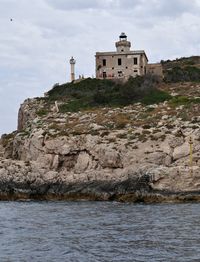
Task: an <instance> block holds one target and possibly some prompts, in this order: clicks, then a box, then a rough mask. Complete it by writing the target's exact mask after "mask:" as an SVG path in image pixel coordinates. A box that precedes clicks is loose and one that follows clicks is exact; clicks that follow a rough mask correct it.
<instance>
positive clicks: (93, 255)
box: [0, 201, 200, 262]
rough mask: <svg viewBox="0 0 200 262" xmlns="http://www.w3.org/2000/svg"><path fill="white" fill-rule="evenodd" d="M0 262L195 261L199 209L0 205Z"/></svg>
mask: <svg viewBox="0 0 200 262" xmlns="http://www.w3.org/2000/svg"><path fill="white" fill-rule="evenodd" d="M0 261H1V262H4V261H5V262H8V261H20V262H21V261H49V262H51V261H62V262H63V261H69V262H71V261H72V262H79V261H80V262H88V261H89V262H90V261H91V262H96V261H99V262H104V261H106V262H107V261H108V262H110V261H119V262H128V261H130V262H132V261H148V262H150V261H152V262H155V261H175V262H178V261H184V262H186V261H200V204H191V203H190V204H156V205H154V204H151V205H145V204H124V203H116V202H83V201H82V202H81V201H80V202H46V201H43V202H35V201H29V202H28V201H27V202H20V201H19V202H0Z"/></svg>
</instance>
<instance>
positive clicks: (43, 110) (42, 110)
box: [36, 108, 48, 116]
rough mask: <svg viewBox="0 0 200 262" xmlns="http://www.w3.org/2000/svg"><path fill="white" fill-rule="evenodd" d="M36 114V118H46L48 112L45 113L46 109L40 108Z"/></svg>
mask: <svg viewBox="0 0 200 262" xmlns="http://www.w3.org/2000/svg"><path fill="white" fill-rule="evenodd" d="M36 114H37V115H38V116H46V115H47V114H48V111H47V109H44V108H42V109H39V110H38V111H37V112H36Z"/></svg>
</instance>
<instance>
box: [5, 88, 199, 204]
mask: <svg viewBox="0 0 200 262" xmlns="http://www.w3.org/2000/svg"><path fill="white" fill-rule="evenodd" d="M162 88H163V90H166V89H167V90H168V92H169V93H170V94H171V95H172V99H171V100H170V101H165V102H162V103H158V104H152V105H146V106H144V105H142V104H141V103H135V104H133V105H129V106H126V107H115V108H110V107H101V108H92V109H87V110H83V111H78V112H66V113H60V112H57V110H56V108H55V104H54V101H53V102H48V103H47V99H45V98H34V99H28V100H26V101H25V102H24V103H23V104H22V105H21V107H20V109H19V118H18V130H17V131H16V132H13V133H12V134H9V135H3V136H2V138H1V143H0V156H1V158H0V199H24V198H34V199H90V200H119V201H144V202H157V201H158V202H159V201H190V200H195V201H199V200H200V167H199V164H200V162H199V161H200V144H199V141H200V116H199V110H200V103H199V97H198V96H200V85H198V84H194V83H183V84H176V85H175V84H168V85H166V84H162ZM186 92H187V96H186ZM61 105H62V101H59V102H58V107H60V106H61Z"/></svg>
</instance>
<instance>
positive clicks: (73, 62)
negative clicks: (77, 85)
mask: <svg viewBox="0 0 200 262" xmlns="http://www.w3.org/2000/svg"><path fill="white" fill-rule="evenodd" d="M69 63H70V65H71V81H74V80H75V64H76V60H75V59H74V58H73V56H72V57H71V59H70V60H69Z"/></svg>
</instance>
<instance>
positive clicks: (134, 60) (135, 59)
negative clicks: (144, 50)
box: [133, 57, 138, 65]
mask: <svg viewBox="0 0 200 262" xmlns="http://www.w3.org/2000/svg"><path fill="white" fill-rule="evenodd" d="M137 60H138V59H137V57H134V58H133V63H134V65H137V63H138V61H137Z"/></svg>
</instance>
